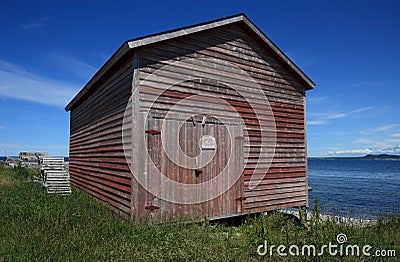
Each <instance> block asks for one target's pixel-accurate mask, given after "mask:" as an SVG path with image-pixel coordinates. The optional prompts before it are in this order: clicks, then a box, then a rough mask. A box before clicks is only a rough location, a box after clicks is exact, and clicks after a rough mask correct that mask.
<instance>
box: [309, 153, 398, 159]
mask: <svg viewBox="0 0 400 262" xmlns="http://www.w3.org/2000/svg"><path fill="white" fill-rule="evenodd" d="M308 159H322V160H400V155H390V154H379V155H372V154H368V155H365V156H355V157H331V156H329V157H309V158H308Z"/></svg>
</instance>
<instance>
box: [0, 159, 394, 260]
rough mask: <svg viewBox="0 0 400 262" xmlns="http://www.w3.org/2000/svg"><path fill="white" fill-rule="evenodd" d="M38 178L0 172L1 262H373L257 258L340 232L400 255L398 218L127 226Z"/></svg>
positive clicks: (85, 198)
mask: <svg viewBox="0 0 400 262" xmlns="http://www.w3.org/2000/svg"><path fill="white" fill-rule="evenodd" d="M33 175H34V171H28V170H26V169H20V170H19V169H8V168H5V167H4V166H3V165H0V260H6V261H32V260H34V261H37V260H41V261H42V260H44V261H49V260H51V261H61V260H62V261H69V260H71V261H98V260H102V261H104V260H134V261H176V260H183V261H262V260H270V261H287V260H289V261H304V260H310V261H311V260H312V261H318V260H320V261H326V260H327V259H329V260H334V261H343V260H345V261H363V260H364V261H368V260H371V261H372V260H373V258H372V257H331V256H329V255H325V256H323V257H304V256H303V257H294V256H287V257H280V256H278V255H277V254H274V255H273V256H272V257H271V256H270V255H269V254H268V255H266V256H259V255H258V254H257V247H258V246H259V245H262V244H263V243H264V241H268V243H270V244H274V245H277V246H278V245H281V244H282V245H286V246H288V247H289V246H290V245H292V244H296V245H303V244H308V245H309V244H314V245H316V246H321V245H323V244H327V243H328V242H332V243H333V242H335V241H336V236H337V234H339V233H344V234H346V235H347V236H348V242H349V243H353V244H358V245H364V244H369V245H371V246H374V247H376V248H380V249H395V250H396V251H397V252H400V244H399V240H398V239H400V233H399V232H400V230H399V229H400V228H399V225H400V221H399V217H391V218H385V219H381V220H379V222H378V223H377V224H376V225H373V226H368V227H364V228H361V227H359V226H357V225H342V224H337V223H336V222H335V221H328V222H322V221H318V223H316V220H313V221H312V222H311V224H310V226H309V227H306V226H304V225H303V224H302V223H301V222H300V221H298V220H297V219H294V218H293V217H292V216H288V215H284V214H281V213H278V212H276V213H272V214H271V215H268V216H264V215H256V216H252V217H247V218H246V222H245V223H243V224H241V225H239V226H235V227H233V226H227V225H223V224H213V223H208V222H203V223H192V224H176V223H175V224H174V223H168V222H165V223H162V224H154V225H149V224H143V223H137V222H134V221H133V222H132V221H129V220H125V219H122V218H121V217H119V216H117V215H115V214H114V213H113V212H112V211H110V210H109V209H108V208H107V207H106V206H104V205H102V204H100V203H99V202H98V201H96V200H94V199H93V198H92V197H91V196H90V195H88V194H86V193H84V192H81V191H79V190H76V189H75V188H73V191H72V194H71V195H69V196H57V195H49V194H46V193H44V192H43V190H42V189H41V188H40V186H39V185H38V184H37V183H33V182H31V177H32V176H33ZM4 181H7V182H4ZM316 212H317V210H316V211H315V213H316ZM396 255H400V254H396ZM375 259H376V258H375Z"/></svg>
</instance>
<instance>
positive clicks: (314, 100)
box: [307, 96, 326, 103]
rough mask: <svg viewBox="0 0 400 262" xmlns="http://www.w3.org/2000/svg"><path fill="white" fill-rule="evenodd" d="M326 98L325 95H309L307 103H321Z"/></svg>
mask: <svg viewBox="0 0 400 262" xmlns="http://www.w3.org/2000/svg"><path fill="white" fill-rule="evenodd" d="M325 100H326V97H325V96H316V97H307V103H321V102H323V101H325Z"/></svg>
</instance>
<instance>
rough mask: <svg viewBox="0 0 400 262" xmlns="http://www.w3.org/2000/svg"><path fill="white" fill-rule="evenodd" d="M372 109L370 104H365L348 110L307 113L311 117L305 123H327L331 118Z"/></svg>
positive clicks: (343, 116)
mask: <svg viewBox="0 0 400 262" xmlns="http://www.w3.org/2000/svg"><path fill="white" fill-rule="evenodd" d="M370 109H372V107H371V106H366V107H361V108H357V109H354V110H351V111H348V112H329V113H309V114H308V115H309V116H310V117H311V118H312V119H311V120H310V121H308V122H307V123H308V124H310V122H311V123H314V125H318V124H319V125H328V124H329V121H328V120H333V119H339V118H345V117H348V116H350V115H353V114H358V113H362V112H365V111H367V110H370Z"/></svg>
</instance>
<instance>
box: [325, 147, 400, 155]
mask: <svg viewBox="0 0 400 262" xmlns="http://www.w3.org/2000/svg"><path fill="white" fill-rule="evenodd" d="M367 154H400V145H396V146H387V147H370V148H361V149H339V150H335V151H328V152H326V153H325V154H324V156H363V155H367Z"/></svg>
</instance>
